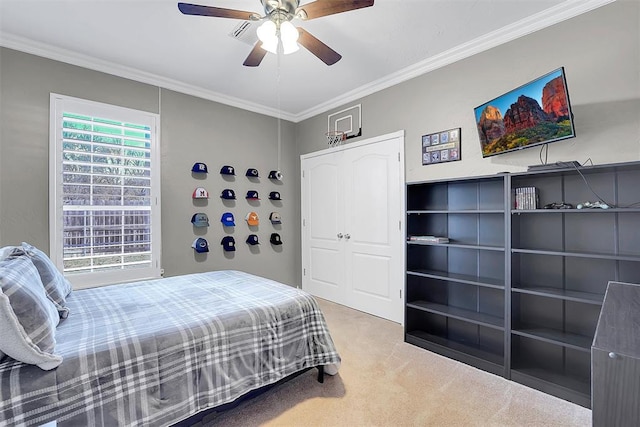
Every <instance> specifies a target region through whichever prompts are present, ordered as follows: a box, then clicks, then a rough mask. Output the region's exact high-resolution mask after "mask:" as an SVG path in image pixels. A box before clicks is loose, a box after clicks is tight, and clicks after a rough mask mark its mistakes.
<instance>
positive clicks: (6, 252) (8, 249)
mask: <svg viewBox="0 0 640 427" xmlns="http://www.w3.org/2000/svg"><path fill="white" fill-rule="evenodd" d="M17 248H19V246H5V247H3V248H0V261H4V260H5V259H7V258H9V257H10V256H11V254H12V253H13V251H14V250H16V249H17ZM3 357H4V353H3V352H2V351H0V361H1V360H2V358H3Z"/></svg>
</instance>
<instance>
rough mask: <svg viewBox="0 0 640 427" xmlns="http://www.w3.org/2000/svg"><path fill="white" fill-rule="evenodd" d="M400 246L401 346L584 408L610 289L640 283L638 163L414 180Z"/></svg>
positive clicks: (588, 393)
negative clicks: (530, 202)
mask: <svg viewBox="0 0 640 427" xmlns="http://www.w3.org/2000/svg"><path fill="white" fill-rule="evenodd" d="M521 188H535V189H536V194H537V198H538V204H537V206H538V207H539V208H538V209H515V198H516V193H517V192H520V190H517V189H521ZM585 202H600V203H601V204H604V203H605V202H606V204H607V205H608V208H606V209H602V208H583V209H576V208H575V207H576V206H577V205H578V204H584V203H585ZM562 203H564V204H565V206H566V204H571V205H573V206H574V208H572V209H544V208H542V207H544V206H546V205H554V206H561V205H562ZM520 207H522V205H521V206H520ZM422 235H435V236H442V237H447V238H449V242H448V243H445V244H437V243H435V244H434V243H431V242H429V243H425V242H422V241H415V240H410V239H411V238H412V237H415V236H422ZM407 239H408V241H407V275H406V318H405V328H406V333H405V337H406V341H407V342H411V343H413V344H416V345H420V346H422V347H424V348H427V349H430V350H432V351H436V352H438V353H440V354H443V355H445V356H448V357H452V358H455V359H456V360H459V361H462V362H465V363H469V364H471V365H474V366H476V367H478V368H481V369H485V370H487V371H490V372H493V373H496V374H499V375H503V376H505V377H506V378H510V379H512V380H514V381H517V382H520V383H522V384H525V385H528V386H531V387H534V388H537V389H539V390H542V391H544V392H547V393H550V394H554V395H556V396H558V397H561V398H564V399H567V400H570V401H573V402H575V403H578V404H581V405H583V406H587V407H589V406H590V402H591V343H592V340H593V337H594V333H595V329H596V324H597V322H598V317H599V314H600V311H601V307H602V302H603V298H604V294H605V290H606V286H607V283H608V282H609V281H623V282H632V283H637V282H640V164H639V163H625V164H615V165H602V166H591V167H582V168H578V169H575V168H569V169H560V170H552V171H544V172H525V173H516V174H502V175H494V176H488V177H476V178H466V179H457V180H450V181H432V182H420V183H411V184H408V185H407Z"/></svg>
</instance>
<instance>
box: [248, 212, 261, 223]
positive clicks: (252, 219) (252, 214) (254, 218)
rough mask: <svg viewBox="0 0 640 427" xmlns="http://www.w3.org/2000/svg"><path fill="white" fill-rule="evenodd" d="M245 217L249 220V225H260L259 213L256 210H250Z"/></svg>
mask: <svg viewBox="0 0 640 427" xmlns="http://www.w3.org/2000/svg"><path fill="white" fill-rule="evenodd" d="M245 219H246V220H247V224H249V225H258V224H260V220H259V219H258V214H257V213H255V212H249V213H248V214H247V217H246V218H245Z"/></svg>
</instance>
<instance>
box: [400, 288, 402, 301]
mask: <svg viewBox="0 0 640 427" xmlns="http://www.w3.org/2000/svg"><path fill="white" fill-rule="evenodd" d="M400 299H402V289H400Z"/></svg>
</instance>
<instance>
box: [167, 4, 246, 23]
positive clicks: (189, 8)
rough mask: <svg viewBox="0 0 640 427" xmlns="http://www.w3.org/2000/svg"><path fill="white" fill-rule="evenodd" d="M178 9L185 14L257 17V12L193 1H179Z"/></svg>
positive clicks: (242, 17) (240, 17) (218, 16)
mask: <svg viewBox="0 0 640 427" xmlns="http://www.w3.org/2000/svg"><path fill="white" fill-rule="evenodd" d="M178 9H180V12H182V13H184V14H185V15H198V16H213V17H216V18H232V19H244V20H247V21H248V20H250V19H255V17H256V16H258V17H259V15H257V14H256V13H253V12H246V11H244V10H235V9H223V8H221V7H213V6H201V5H198V4H191V3H178Z"/></svg>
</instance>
